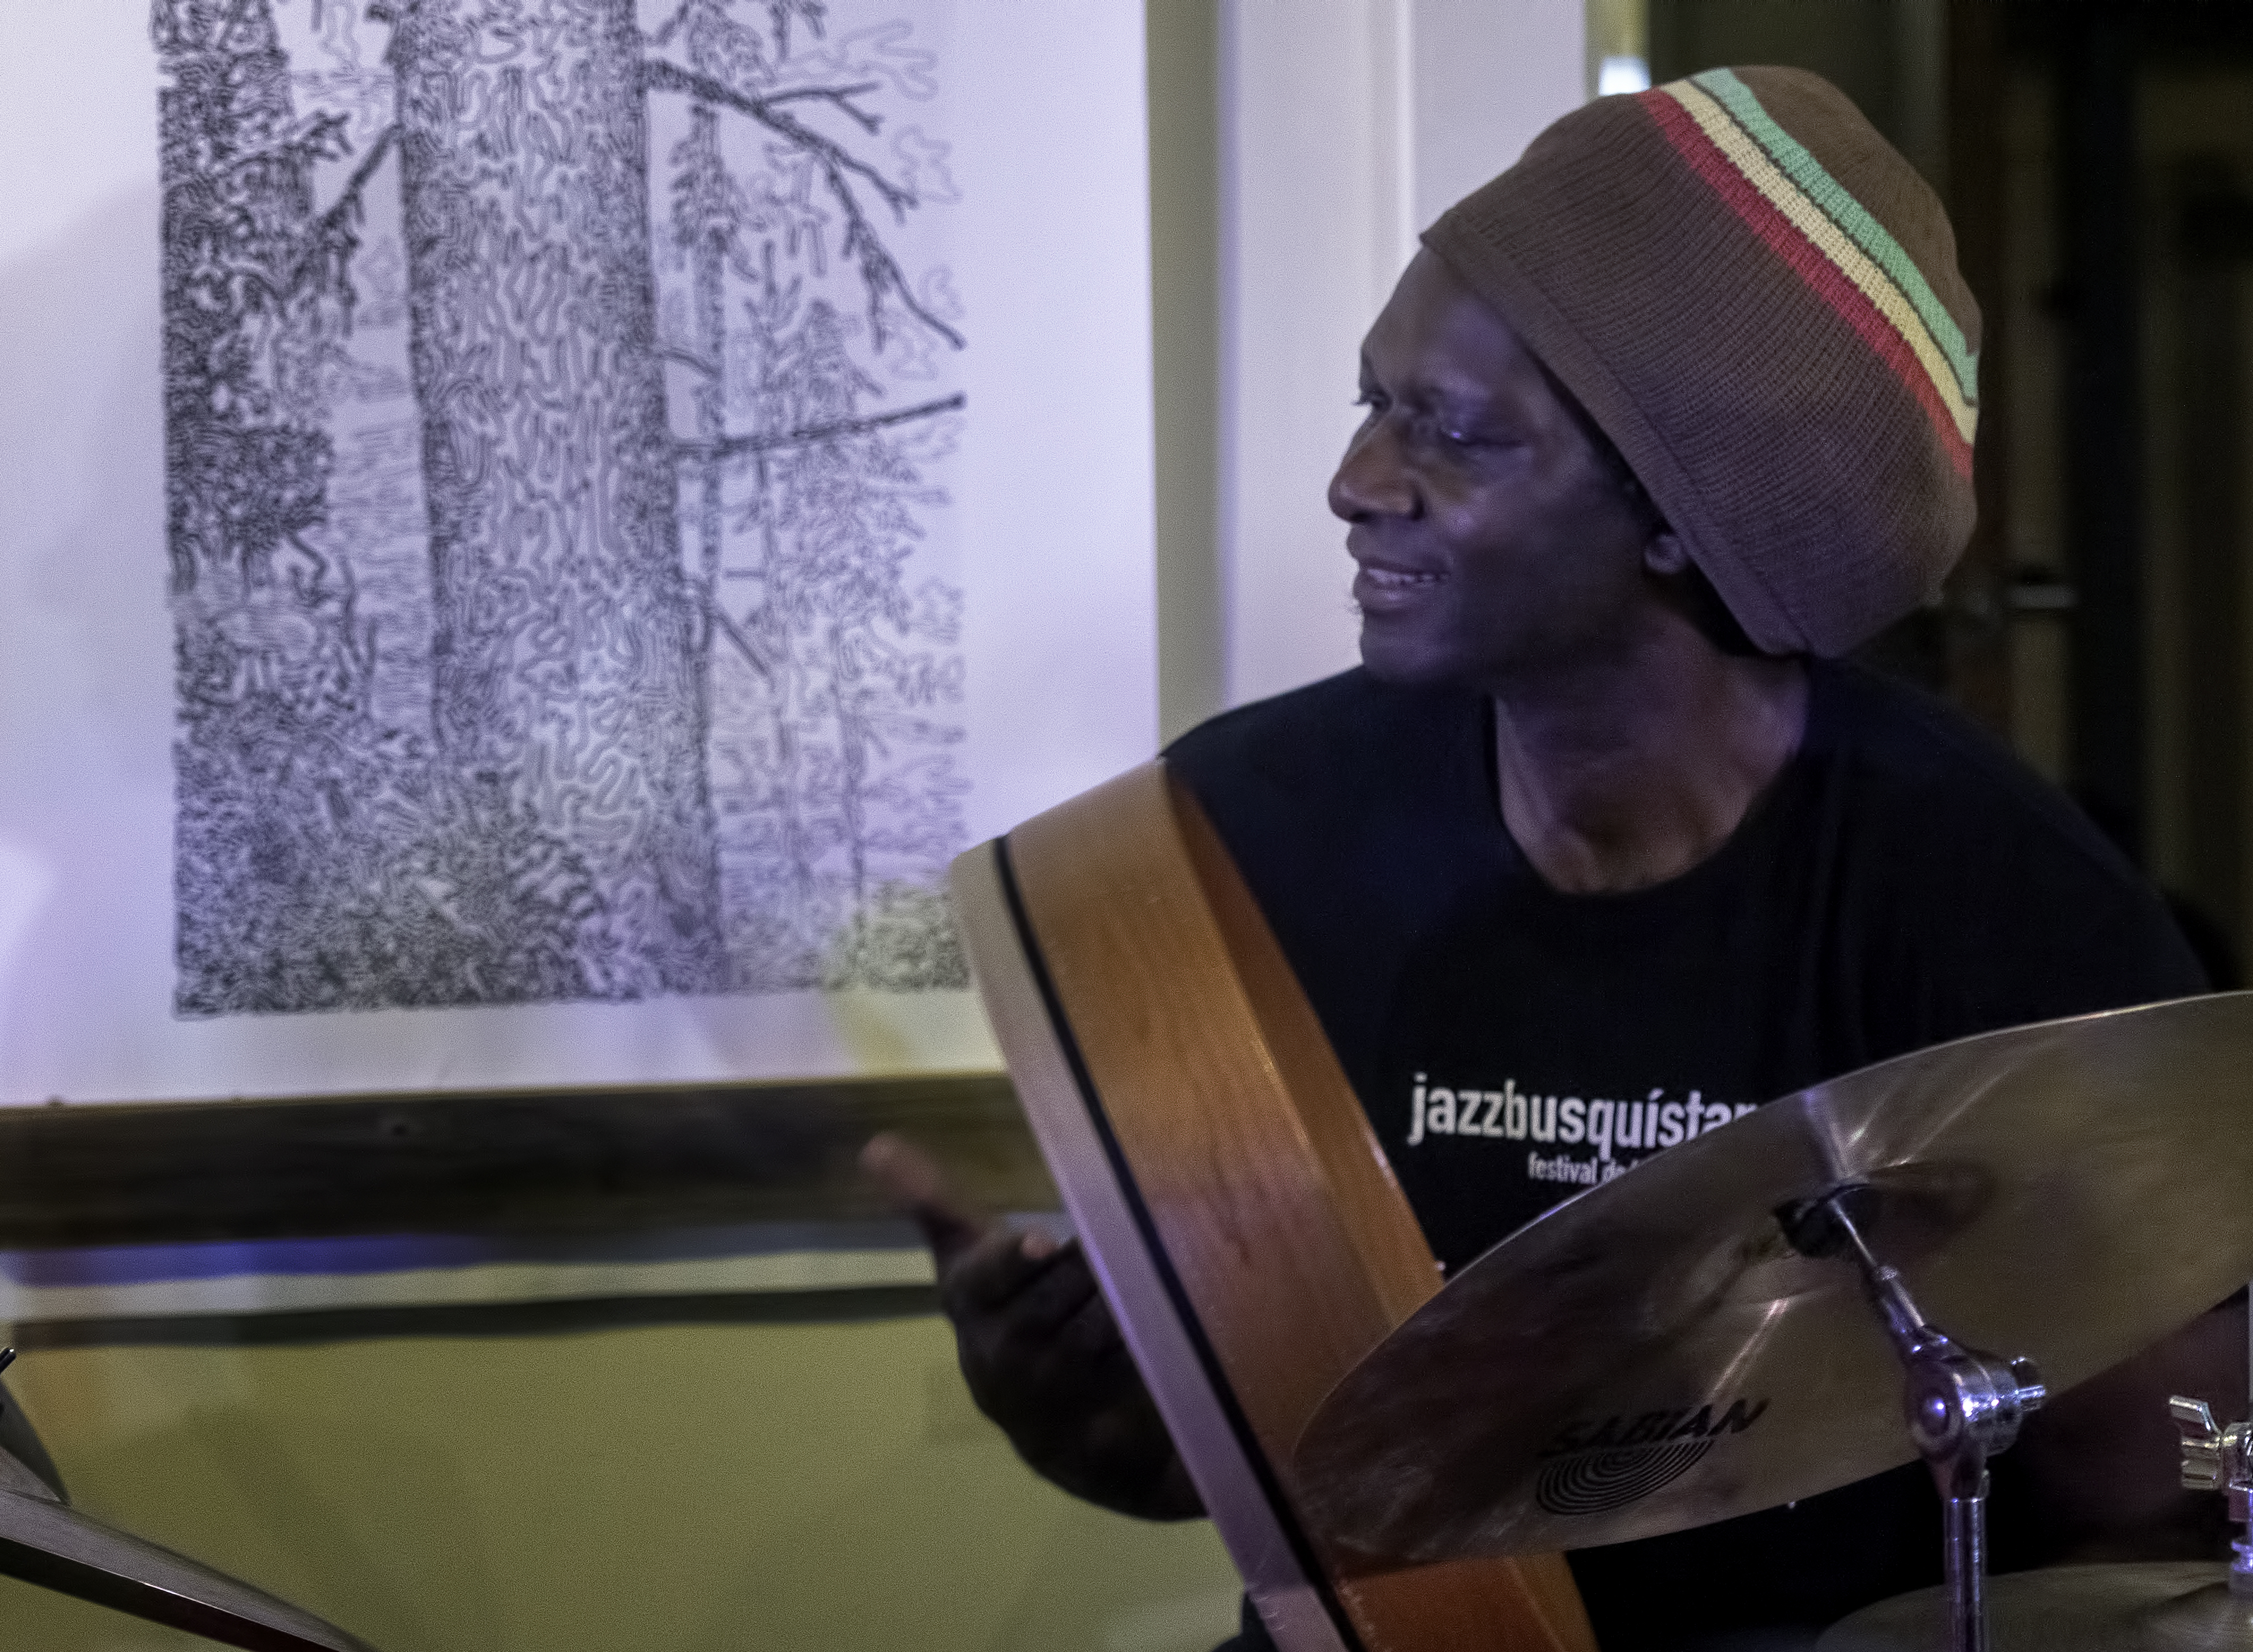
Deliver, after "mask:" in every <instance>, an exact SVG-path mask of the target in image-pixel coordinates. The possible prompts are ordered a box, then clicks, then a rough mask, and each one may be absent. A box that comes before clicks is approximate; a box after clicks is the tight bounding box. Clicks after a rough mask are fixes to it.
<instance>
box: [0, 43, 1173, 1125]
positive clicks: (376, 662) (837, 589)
mask: <svg viewBox="0 0 2253 1652" xmlns="http://www.w3.org/2000/svg"><path fill="white" fill-rule="evenodd" d="M17 10H18V12H19V15H17V16H15V17H12V18H11V24H12V27H11V41H12V44H11V45H10V51H9V52H8V53H7V60H6V62H5V64H4V65H0V147H3V148H4V152H5V153H6V154H7V155H8V156H9V157H10V162H9V164H8V165H7V167H6V168H5V169H4V172H0V366H4V370H5V375H6V382H7V385H8V391H7V395H6V398H5V403H4V405H0V522H4V523H5V529H6V550H5V553H4V565H0V591H4V594H5V595H4V601H0V721H3V722H4V729H5V732H4V735H0V1101H4V1102H10V1103H22V1102H35V1101H41V1100H45V1099H48V1098H66V1099H70V1100H82V1099H83V1100H108V1099H127V1098H130V1099H138V1100H156V1099H167V1098H211V1097H221V1096H260V1095H265V1096H286V1095H313V1094H321V1093H331V1092H345V1091H352V1092H367V1091H434V1090H436V1091H445V1090H455V1089H464V1090H466V1089H490V1088H495V1087H510V1086H527V1087H536V1086H543V1085H567V1084H607V1085H617V1084H643V1083H649V1084H656V1083H682V1082H708V1081H715V1080H728V1079H739V1078H761V1077H825V1076H847V1075H855V1074H878V1073H908V1072H916V1071H933V1070H948V1069H956V1070H959V1069H964V1068H982V1067H991V1066H994V1065H996V1064H998V1061H997V1057H996V1056H995V1055H994V1051H993V1049H992V1048H991V1045H990V1043H989V1042H988V1041H987V1034H986V1032H985V1029H984V1026H983V1023H982V1021H981V1019H980V1014H979V1011H978V1009H977V1007H976V1004H975V1001H974V999H973V995H972V994H971V993H970V992H969V990H968V981H967V977H966V972H965V967H964V965H963V961H962V957H961V952H960V949H959V945H958V944H957V943H956V941H955V938H954V936H953V933H952V926H951V922H950V919H949V916H948V914H947V912H946V910H945V903H944V898H943V895H942V889H943V882H942V877H943V873H944V869H945V866H946V863H947V861H948V860H949V859H950V858H951V857H952V854H954V853H956V852H957V851H958V850H959V849H960V848H962V847H965V846H966V845H967V844H969V843H970V842H973V841H975V840H979V839H980V838H982V837H986V836H989V835H992V834H994V833H997V832H999V831H1001V830H1003V829H1005V828H1007V827H1008V826H1010V825H1011V824H1013V823H1014V822H1015V821H1016V820H1018V819H1022V818H1024V817H1025V816H1027V815H1029V814H1030V813H1033V812H1036V811H1038V810H1039V809H1041V808H1043V807H1045V806H1047V805H1049V804H1050V803H1052V802H1055V801H1057V800H1058V799H1060V798H1064V797H1066V796H1068V795H1071V793H1073V792H1075V791H1079V790H1082V789H1084V788H1085V786H1087V785H1089V784H1092V783H1093V782H1095V781H1096V780H1098V779H1100V778H1102V777H1105V776H1106V775H1108V774H1110V773H1112V772H1113V771H1115V770H1119V769H1120V768H1123V767H1125V766H1126V765H1127V764H1129V763H1133V762H1135V761H1138V760H1140V759H1141V758H1143V757H1145V756H1147V755H1148V754H1149V752H1150V750H1151V749H1152V747H1153V746H1154V742H1155V728H1156V713H1155V701H1156V693H1155V682H1154V675H1155V656H1156V650H1155V638H1154V623H1155V622H1154V611H1153V583H1154V575H1153V558H1152V529H1151V498H1150V494H1151V489H1150V457H1149V455H1150V429H1149V424H1150V407H1149V379H1150V374H1149V349H1148V334H1149V317H1148V251H1147V189H1146V159H1145V157H1146V147H1145V130H1144V116H1143V70H1142V36H1141V28H1142V8H1141V6H1140V3H1139V0H1070V3H1047V4H1042V5H1039V6H1031V5H994V4H988V3H985V0H379V3H374V4H364V3H361V0H349V3H345V0H156V3H155V4H154V5H153V6H147V5H130V6H129V5H94V6H67V7H64V6H55V7H38V8H18V9H17Z"/></svg>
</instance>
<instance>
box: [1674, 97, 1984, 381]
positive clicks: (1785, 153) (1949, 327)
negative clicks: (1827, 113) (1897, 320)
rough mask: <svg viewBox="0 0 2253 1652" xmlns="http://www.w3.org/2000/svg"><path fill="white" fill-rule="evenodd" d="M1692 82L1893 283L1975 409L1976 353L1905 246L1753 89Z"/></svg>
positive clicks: (1977, 359)
mask: <svg viewBox="0 0 2253 1652" xmlns="http://www.w3.org/2000/svg"><path fill="white" fill-rule="evenodd" d="M1691 84H1693V85H1695V86H1698V87H1702V88H1704V89H1705V91H1706V92H1708V93H1710V94H1712V96H1713V97H1714V98H1715V99H1716V100H1718V101H1719V102H1720V104H1721V105H1722V107H1723V108H1726V109H1727V110H1728V111H1729V113H1730V114H1731V115H1733V116H1735V117H1736V121H1737V123H1738V124H1739V125H1740V126H1741V127H1743V128H1744V129H1745V132H1746V134H1747V136H1749V137H1751V138H1752V139H1753V141H1754V143H1758V144H1759V145H1760V146H1761V148H1762V149H1763V150H1767V151H1768V158H1769V159H1771V160H1773V161H1774V162H1775V164H1776V166H1777V168H1778V169H1779V170H1780V171H1782V173H1783V174H1784V176H1785V177H1787V178H1790V179H1791V181H1792V182H1793V183H1794V184H1796V185H1798V186H1799V187H1800V188H1801V189H1802V190H1803V191H1804V192H1806V194H1807V197H1808V199H1810V200H1811V201H1813V202H1814V203H1815V204H1816V205H1817V206H1820V207H1821V208H1822V209H1823V211H1824V213H1826V214H1827V215H1828V216H1829V217H1830V218H1831V221H1832V222H1834V223H1836V224H1837V225H1838V227H1839V228H1840V229H1842V230H1844V231H1845V233H1846V234H1848V235H1849V236H1851V237H1852V240H1853V241H1854V244H1855V245H1856V246H1858V247H1860V248H1861V249H1862V251H1863V252H1864V253H1865V254H1867V255H1868V257H1869V259H1870V261H1872V262H1873V263H1874V264H1876V265H1877V266H1878V268H1880V269H1882V270H1884V271H1885V272H1886V274H1887V275H1889V276H1891V277H1892V278H1893V281H1894V284H1895V285H1896V286H1898V287H1899V288H1900V289H1901V294H1902V296H1904V297H1906V298H1907V299H1908V302H1909V303H1910V305H1911V307H1912V308H1914V309H1915V311H1916V313H1917V316H1918V317H1919V318H1920V319H1921V320H1922V322H1923V323H1924V324H1925V325H1926V327H1927V328H1929V330H1930V331H1931V333H1932V338H1933V342H1934V343H1935V344H1936V345H1939V346H1940V350H1941V353H1942V354H1943V356H1945V357H1946V358H1947V360H1948V366H1949V370H1950V372H1952V373H1954V374H1955V375H1956V382H1957V385H1958V386H1959V387H1961V388H1962V390H1963V392H1964V400H1965V401H1971V402H1974V403H1976V402H1977V401H1978V399H1979V357H1978V353H1977V352H1976V351H1973V350H1972V349H1971V348H1970V347H1969V346H1968V345H1966V344H1965V343H1964V331H1963V329H1962V328H1960V327H1958V326H1957V324H1956V317H1953V316H1951V315H1950V314H1949V313H1948V309H1947V306H1946V305H1944V304H1943V303H1941V302H1940V300H1939V299H1938V298H1937V297H1936V296H1934V295H1933V291H1932V288H1931V287H1930V285H1929V284H1928V283H1927V282H1926V281H1925V279H1924V272H1923V271H1922V270H1921V269H1919V268H1917V267H1916V261H1915V259H1913V258H1911V257H1910V256H1909V255H1908V254H1907V253H1905V252H1903V251H1902V250H1901V243H1900V242H1899V241H1896V240H1894V238H1893V237H1892V236H1891V235H1890V234H1887V231H1886V227H1885V226H1884V225H1883V224H1880V222H1878V220H1876V219H1874V218H1873V217H1871V216H1870V214H1869V212H1868V210H1867V209H1866V207H1864V206H1863V205H1862V203H1861V202H1859V201H1858V200H1856V199H1854V197H1853V196H1852V194H1850V193H1849V192H1847V190H1846V189H1845V185H1841V184H1840V183H1839V182H1838V179H1836V178H1832V177H1831V174H1830V173H1829V172H1827V171H1824V167H1823V164H1822V163H1821V162H1820V161H1818V160H1817V159H1816V158H1815V157H1814V156H1812V155H1811V154H1810V153H1809V152H1808V150H1807V149H1806V146H1805V145H1803V144H1802V143H1800V142H1799V140H1798V139H1796V138H1795V137H1793V136H1791V134H1790V133H1789V132H1787V131H1785V130H1784V129H1783V128H1782V127H1781V126H1778V125H1777V124H1776V123H1775V119H1774V118H1773V117H1772V116H1771V115H1769V114H1768V110H1767V109H1766V108H1763V107H1762V106H1761V101H1760V100H1759V99H1758V98H1756V97H1754V95H1753V93H1752V88H1751V87H1748V86H1747V85H1746V84H1745V83H1744V82H1743V81H1742V80H1739V79H1737V77H1736V76H1735V75H1734V74H1733V73H1731V72H1730V71H1728V70H1727V69H1708V70H1706V71H1705V73H1703V74H1696V75H1692V76H1691Z"/></svg>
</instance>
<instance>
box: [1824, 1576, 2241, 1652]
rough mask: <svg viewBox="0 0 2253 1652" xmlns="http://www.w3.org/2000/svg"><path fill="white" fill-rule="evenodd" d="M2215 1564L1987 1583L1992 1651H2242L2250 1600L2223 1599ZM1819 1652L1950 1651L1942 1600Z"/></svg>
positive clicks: (1882, 1610) (1845, 1630)
mask: <svg viewBox="0 0 2253 1652" xmlns="http://www.w3.org/2000/svg"><path fill="white" fill-rule="evenodd" d="M2228 1575H2229V1567H2227V1566H2225V1565H2222V1564H2221V1563H2220V1562H2218V1561H2216V1562H2212V1563H2208V1562H2205V1561H2196V1562H2179V1563H2174V1564H2160V1565H2110V1566H2060V1567H2058V1568H2057V1569H2056V1570H2055V1571H2053V1572H2011V1573H2009V1574H2007V1575H2006V1576H2004V1577H1999V1578H1991V1579H1988V1583H1987V1621H1988V1634H1989V1637H1990V1639H1989V1644H1990V1646H1991V1648H1992V1649H1993V1652H2245V1649H2247V1648H2253V1600H2243V1599H2241V1598H2240V1597H2238V1596H2236V1595H2234V1594H2232V1593H2229V1584H2228V1583H2226V1582H2224V1581H2223V1579H2225V1578H2226V1577H2227V1576H2228ZM1815 1645H1816V1652H1949V1647H1950V1640H1949V1635H1948V1591H1947V1590H1946V1589H1945V1588H1935V1589H1920V1590H1918V1591H1917V1592H1916V1593H1915V1594H1904V1595H1897V1596H1895V1597H1894V1599H1893V1600H1880V1601H1879V1602H1878V1603H1877V1605H1875V1606H1873V1607H1864V1608H1863V1609H1862V1610H1861V1611H1859V1612H1857V1613H1856V1614H1854V1615H1853V1616H1852V1617H1850V1618H1845V1619H1842V1620H1841V1621H1838V1623H1835V1624H1833V1625H1832V1626H1831V1628H1829V1629H1827V1630H1825V1631H1824V1635H1823V1638H1822V1639H1821V1640H1819V1641H1817V1642H1816V1643H1815Z"/></svg>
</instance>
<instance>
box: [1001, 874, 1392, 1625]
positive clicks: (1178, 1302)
mask: <svg viewBox="0 0 2253 1652" xmlns="http://www.w3.org/2000/svg"><path fill="white" fill-rule="evenodd" d="M994 870H995V871H996V872H997V873H999V874H1000V882H1001V897H1002V899H1003V900H1004V901H1006V902H1007V903H1008V908H1009V921H1010V923H1011V924H1014V925H1015V928H1016V931H1017V945H1018V948H1019V950H1021V951H1022V952H1023V953H1024V955H1025V967H1026V968H1027V970H1029V972H1031V975H1032V978H1033V985H1034V986H1035V988H1036V989H1037V990H1038V991H1039V993H1040V995H1041V1007H1042V1008H1043V1009H1044V1010H1046V1011H1047V1012H1048V1018H1049V1025H1050V1028H1052V1029H1053V1030H1054V1031H1055V1033H1056V1038H1057V1045H1058V1046H1059V1047H1060V1048H1061V1049H1063V1051H1064V1064H1065V1065H1066V1066H1068V1067H1070V1068H1071V1077H1072V1082H1073V1084H1076V1085H1078V1088H1079V1098H1080V1100H1081V1101H1082V1102H1083V1103H1084V1104H1085V1105H1086V1107H1087V1116H1088V1119H1089V1121H1090V1122H1091V1123H1092V1124H1093V1125H1094V1126H1095V1134H1096V1139H1097V1140H1099V1141H1100V1142H1102V1144H1103V1156H1104V1157H1105V1159H1106V1160H1107V1161H1109V1162H1110V1165H1111V1174H1112V1175H1113V1178H1114V1179H1115V1180H1116V1181H1118V1183H1119V1191H1120V1196H1121V1197H1122V1198H1124V1199H1125V1200H1126V1210H1127V1214H1128V1215H1129V1216H1133V1219H1134V1229H1135V1231H1136V1232H1138V1233H1140V1235H1141V1236H1142V1248H1143V1249H1144V1250H1145V1251H1147V1252H1148V1253H1149V1257H1150V1265H1151V1266H1152V1267H1153V1268H1154V1270H1155V1271H1156V1272H1157V1275H1158V1282H1159V1283H1160V1284H1161V1286H1164V1287H1165V1292H1166V1300H1168V1301H1169V1302H1171V1303H1172V1304H1173V1308H1174V1317H1175V1319H1177V1320H1179V1321H1181V1326H1182V1332H1183V1333H1184V1334H1185V1335H1187V1336H1188V1337H1189V1346H1190V1347H1191V1348H1192V1349H1196V1357H1197V1364H1198V1365H1199V1367H1200V1368H1202V1369H1203V1372H1204V1378H1205V1384H1206V1385H1207V1386H1208V1387H1210V1389H1211V1390H1212V1393H1213V1398H1215V1399H1216V1400H1217V1401H1218V1402H1219V1403H1220V1410H1221V1414H1222V1415H1223V1416H1224V1417H1225V1418H1227V1419H1228V1426H1229V1431H1230V1432H1231V1433H1233V1434H1234V1435H1235V1436H1236V1445H1237V1449H1238V1450H1239V1451H1241V1452H1242V1453H1244V1460H1245V1463H1247V1464H1248V1465H1250V1467H1251V1469H1252V1478H1253V1479H1255V1480H1257V1481H1259V1489H1260V1492H1261V1493H1262V1494H1263V1495H1265V1496H1266V1499H1267V1508H1268V1511H1269V1513H1271V1514H1272V1515H1273V1516H1274V1519H1275V1524H1276V1526H1277V1527H1278V1528H1279V1529H1280V1530H1281V1532H1282V1534H1283V1541H1284V1542H1285V1543H1286V1544H1288V1545H1289V1547H1290V1551H1291V1558H1293V1559H1294V1560H1296V1561H1297V1562H1298V1563H1299V1570H1300V1571H1301V1572H1303V1573H1305V1574H1306V1579H1307V1582H1308V1586H1310V1587H1311V1588H1312V1589H1313V1590H1314V1592H1315V1598H1316V1599H1317V1600H1320V1601H1321V1602H1322V1610H1323V1612H1324V1613H1325V1614H1328V1616H1329V1621H1330V1626H1331V1627H1332V1628H1335V1629H1336V1631H1337V1634H1338V1639H1339V1640H1341V1641H1343V1642H1344V1643H1345V1646H1346V1652H1366V1648H1365V1647H1364V1644H1363V1642H1362V1639H1361V1636H1360V1635H1359V1634H1358V1633H1357V1631H1356V1629H1355V1628H1354V1625H1353V1620H1352V1619H1351V1618H1350V1617H1349V1616H1348V1615H1347V1614H1346V1610H1345V1604H1344V1602H1343V1601H1342V1600H1339V1599H1338V1597H1337V1592H1336V1590H1335V1589H1333V1588H1332V1587H1331V1586H1330V1579H1329V1573H1328V1572H1326V1571H1325V1570H1324V1569H1323V1567H1322V1560H1321V1558H1320V1557H1319V1556H1318V1555H1317V1554H1316V1553H1315V1545H1314V1544H1313V1542H1312V1541H1311V1540H1310V1539H1309V1538H1308V1536H1307V1533H1306V1531H1305V1530H1304V1528H1302V1527H1301V1525H1300V1524H1299V1519H1298V1516H1297V1514H1296V1513H1295V1512H1294V1510H1293V1509H1292V1508H1291V1504H1290V1501H1289V1500H1288V1499H1287V1497H1285V1496H1284V1495H1283V1486H1282V1482H1281V1481H1280V1480H1279V1479H1278V1478H1277V1476H1276V1474H1275V1467H1274V1465H1273V1463H1271V1462H1269V1461H1268V1460H1267V1453H1266V1452H1265V1451H1264V1450H1262V1449H1261V1447H1260V1445H1259V1435H1257V1434H1255V1433H1254V1432H1252V1423H1251V1419H1250V1418H1247V1417H1245V1414H1244V1408H1243V1406H1242V1405H1239V1404H1238V1401H1237V1398H1236V1390H1235V1389H1234V1388H1233V1387H1231V1385H1230V1384H1229V1380H1228V1373H1227V1371H1226V1370H1224V1368H1223V1366H1222V1365H1221V1363H1220V1356H1219V1354H1218V1353H1217V1351H1215V1349H1214V1348H1213V1346H1212V1342H1211V1341H1210V1338H1208V1337H1207V1336H1206V1335H1205V1330H1204V1326H1203V1323H1202V1322H1201V1321H1199V1320H1198V1319H1197V1316H1196V1308H1195V1307H1193V1306H1192V1305H1191V1304H1190V1301H1189V1292H1188V1291H1187V1290H1186V1289H1185V1288H1183V1286H1182V1280H1181V1276H1180V1275H1179V1274H1178V1273H1176V1272H1174V1263H1173V1258H1171V1257H1169V1256H1168V1255H1167V1254H1166V1247H1165V1244H1164V1243H1163V1242H1162V1241H1161V1239H1160V1238H1159V1237H1158V1225H1157V1223H1156V1222H1155V1221H1154V1219H1153V1218H1152V1216H1151V1215H1150V1208H1149V1206H1148V1205H1147V1203H1145V1202H1143V1199H1142V1189H1141V1187H1140V1184H1139V1183H1137V1182H1136V1181H1135V1180H1134V1173H1133V1169H1132V1168H1129V1166H1128V1165H1127V1162H1126V1153H1125V1151H1124V1150H1123V1149H1121V1148H1120V1145H1119V1138H1118V1136H1117V1134H1116V1133H1114V1132H1113V1130H1112V1128H1111V1118H1110V1115H1109V1114H1108V1113H1106V1112H1105V1111H1104V1107H1103V1098H1102V1096H1101V1095H1100V1094H1099V1092H1098V1091H1097V1090H1096V1088H1095V1079H1094V1077H1093V1076H1092V1074H1090V1073H1089V1071H1088V1070H1087V1063H1086V1060H1085V1058H1084V1057H1083V1056H1081V1055H1080V1052H1079V1041H1078V1038H1076V1037H1074V1036H1073V1035H1072V1030H1071V1021H1070V1020H1069V1019H1068V1018H1067V1017H1066V1016H1065V1014H1064V1003H1063V1000H1061V999H1059V998H1058V997H1057V990H1056V984H1055V982H1053V981H1052V980H1050V979H1049V966H1048V960H1047V959H1046V958H1043V956H1042V954H1041V944H1040V941H1039V939H1038V938H1036V936H1035V935H1034V933H1033V926H1032V923H1031V921H1030V920H1029V918H1028V917H1026V916H1025V903H1024V899H1023V897H1022V896H1021V895H1020V894H1019V893H1018V890H1017V873H1016V868H1015V867H1013V866H1012V865H1010V863H1009V840H1008V838H1007V837H1002V838H999V839H996V840H994Z"/></svg>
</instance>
